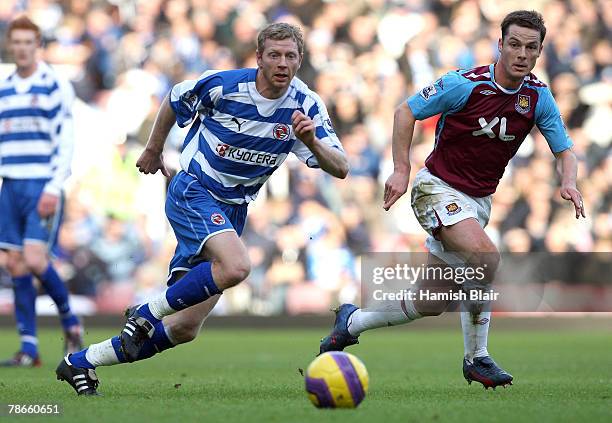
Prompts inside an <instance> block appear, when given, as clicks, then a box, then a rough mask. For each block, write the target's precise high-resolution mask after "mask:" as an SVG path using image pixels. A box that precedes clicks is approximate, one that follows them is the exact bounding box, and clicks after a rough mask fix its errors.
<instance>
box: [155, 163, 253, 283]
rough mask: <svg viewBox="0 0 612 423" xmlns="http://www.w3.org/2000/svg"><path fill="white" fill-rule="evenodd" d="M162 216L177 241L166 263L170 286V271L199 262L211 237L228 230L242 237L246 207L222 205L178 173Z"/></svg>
mask: <svg viewBox="0 0 612 423" xmlns="http://www.w3.org/2000/svg"><path fill="white" fill-rule="evenodd" d="M166 216H167V217H168V220H169V221H170V225H171V226H172V229H173V230H174V235H176V240H177V241H178V245H177V246H176V251H175V252H174V257H173V258H172V260H171V261H170V269H169V273H170V276H169V277H168V283H169V284H170V283H172V282H173V277H172V275H173V273H174V272H180V271H188V270H190V269H192V268H193V267H194V266H196V265H197V264H198V263H200V262H201V261H202V258H201V257H200V254H201V252H202V250H203V248H204V244H205V243H206V241H208V240H209V239H210V238H211V237H212V236H214V235H216V234H219V233H221V232H229V231H235V232H236V233H237V234H238V236H240V235H241V234H242V230H243V229H244V224H245V222H246V216H247V204H227V203H223V202H222V201H219V200H217V199H215V198H214V197H213V196H212V195H211V194H210V193H209V192H208V191H207V190H206V188H204V187H203V186H202V184H200V182H199V181H198V180H197V179H195V178H194V177H193V176H191V175H189V174H187V173H185V172H182V171H181V172H179V173H178V174H177V175H176V176H175V177H174V178H173V179H172V181H171V182H170V186H169V187H168V196H167V198H166Z"/></svg>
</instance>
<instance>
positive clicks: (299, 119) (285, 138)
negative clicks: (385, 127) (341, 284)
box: [56, 23, 348, 395]
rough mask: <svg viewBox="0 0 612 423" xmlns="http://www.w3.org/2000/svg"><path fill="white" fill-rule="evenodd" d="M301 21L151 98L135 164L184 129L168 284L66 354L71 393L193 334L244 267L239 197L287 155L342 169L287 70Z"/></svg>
mask: <svg viewBox="0 0 612 423" xmlns="http://www.w3.org/2000/svg"><path fill="white" fill-rule="evenodd" d="M303 54H304V41H303V36H302V33H301V30H300V29H299V28H297V27H295V26H293V25H290V24H286V23H276V24H271V25H269V26H267V27H266V28H264V29H263V30H262V31H261V32H260V33H259V35H258V39H257V65H258V67H257V68H256V69H240V70H230V71H208V72H205V73H204V74H203V75H202V76H201V77H200V78H199V79H198V80H194V81H185V82H182V83H179V84H177V85H175V86H174V88H173V89H172V91H171V92H170V93H169V95H168V96H167V98H166V99H165V101H164V102H163V103H162V106H161V108H160V111H159V113H158V116H157V119H156V121H155V124H154V126H153V130H152V132H151V135H150V137H149V141H148V143H147V146H146V148H145V151H144V152H143V153H142V155H141V157H140V158H139V160H138V162H137V163H136V165H137V166H138V168H139V170H140V171H141V172H143V173H145V174H147V173H156V172H157V171H158V170H160V171H161V172H162V173H163V174H164V175H166V176H168V171H167V170H166V168H165V166H164V162H163V156H162V150H163V146H164V142H165V140H166V137H167V135H168V132H169V131H170V128H171V127H172V126H173V125H174V123H175V122H176V123H178V125H179V126H181V127H186V126H189V132H188V134H187V136H186V138H185V141H184V144H183V150H182V153H181V158H180V163H181V168H182V170H181V171H180V172H179V173H178V174H177V175H176V176H175V177H174V178H173V179H172V181H171V183H170V186H169V189H168V197H167V200H166V214H167V216H168V219H169V221H170V223H171V225H172V228H173V230H174V233H175V235H176V238H177V240H178V245H177V247H176V252H175V255H174V258H173V259H172V261H171V263H170V269H169V274H170V276H169V278H168V284H169V288H168V289H166V291H165V292H164V293H162V294H161V295H160V296H158V297H157V298H154V299H152V300H151V301H149V302H148V303H146V304H143V305H140V306H139V307H133V308H131V309H130V310H128V313H127V314H128V316H127V317H128V320H127V323H126V325H125V327H124V328H123V330H122V332H121V333H120V335H119V336H116V337H114V338H112V339H108V340H106V341H103V342H101V343H99V344H94V345H91V346H90V347H89V348H87V349H85V350H83V351H80V352H78V353H75V354H72V355H67V356H66V357H65V358H64V359H63V360H62V361H61V362H60V364H59V366H58V368H57V371H56V373H57V377H58V378H59V379H62V380H65V381H67V382H68V383H69V384H70V385H71V386H72V387H73V388H74V389H75V390H76V392H77V393H78V394H80V395H82V394H95V393H96V388H97V384H98V380H97V376H96V375H95V372H94V370H93V369H94V368H95V367H97V366H104V365H112V364H117V363H122V362H133V361H136V360H142V359H146V358H149V357H151V356H153V355H154V354H156V353H159V352H162V351H164V350H166V349H168V348H172V347H173V346H175V345H177V344H181V343H185V342H189V341H191V340H193V339H194V338H195V337H196V336H197V334H198V332H199V330H200V327H201V326H202V323H203V322H204V319H205V318H206V316H207V315H208V313H209V312H210V310H211V309H212V307H214V305H215V303H216V301H217V300H218V298H219V296H220V295H221V294H222V292H223V291H224V290H226V289H228V288H231V287H232V286H234V285H237V284H239V283H240V282H242V281H243V280H244V279H246V277H247V276H248V275H249V272H250V263H249V258H248V254H247V250H246V248H245V246H244V244H243V243H242V241H241V240H240V234H241V233H242V229H243V227H244V224H245V219H246V214H247V207H248V204H249V203H250V202H251V201H253V200H254V199H255V197H256V196H257V192H258V191H259V189H260V188H261V187H262V185H263V184H264V183H265V181H266V180H267V179H268V178H269V177H270V175H272V173H273V172H274V171H275V170H276V169H277V168H278V167H279V166H280V165H281V164H282V163H283V161H284V160H285V159H286V158H287V156H288V155H289V154H291V153H293V154H294V155H296V156H297V157H298V158H299V159H300V160H301V161H302V162H304V163H305V164H306V165H307V166H308V167H318V168H321V169H322V170H323V171H325V172H327V173H329V174H330V175H333V176H335V177H337V178H345V177H346V175H347V173H348V162H347V160H346V157H345V154H344V150H343V148H342V145H341V144H340V141H339V140H338V137H337V136H336V134H335V133H334V130H333V127H332V125H331V121H330V119H329V116H328V113H327V109H326V107H325V104H323V101H322V100H321V98H320V97H319V96H318V95H317V94H316V93H315V92H313V91H311V90H310V89H309V88H308V86H307V85H306V84H304V83H303V82H302V81H300V80H299V79H298V78H296V77H295V74H296V72H297V70H298V69H299V67H300V64H301V62H302V57H303Z"/></svg>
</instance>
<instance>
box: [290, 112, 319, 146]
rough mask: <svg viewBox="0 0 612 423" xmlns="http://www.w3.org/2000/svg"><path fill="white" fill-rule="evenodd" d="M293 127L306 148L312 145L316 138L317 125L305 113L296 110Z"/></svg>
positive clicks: (293, 116)
mask: <svg viewBox="0 0 612 423" xmlns="http://www.w3.org/2000/svg"><path fill="white" fill-rule="evenodd" d="M291 125H292V126H293V131H294V132H295V136H296V137H298V138H299V139H300V141H302V142H303V143H304V144H306V146H309V145H312V143H313V142H314V138H315V124H314V122H313V121H312V119H310V118H309V117H308V116H306V115H305V114H304V113H302V112H300V111H299V110H296V111H295V112H293V114H292V115H291Z"/></svg>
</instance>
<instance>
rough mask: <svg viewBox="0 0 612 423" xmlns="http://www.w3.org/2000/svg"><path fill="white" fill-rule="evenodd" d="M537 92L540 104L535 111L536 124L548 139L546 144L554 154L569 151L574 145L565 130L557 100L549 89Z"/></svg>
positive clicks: (543, 88)
mask: <svg viewBox="0 0 612 423" xmlns="http://www.w3.org/2000/svg"><path fill="white" fill-rule="evenodd" d="M537 90H538V102H537V104H536V109H535V123H536V125H537V127H538V129H539V130H540V132H542V135H544V138H546V142H548V146H549V147H550V150H551V151H552V152H553V153H560V152H562V151H564V150H567V149H568V148H570V147H571V146H572V145H573V143H572V140H571V139H570V137H569V135H568V134H567V131H566V130H565V126H564V125H563V120H562V119H561V113H560V112H559V108H558V107H557V104H556V103H555V99H554V98H553V96H552V93H551V92H550V90H549V89H548V88H547V87H542V88H538V89H537Z"/></svg>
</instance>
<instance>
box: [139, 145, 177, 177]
mask: <svg viewBox="0 0 612 423" xmlns="http://www.w3.org/2000/svg"><path fill="white" fill-rule="evenodd" d="M136 167H137V168H138V171H139V172H142V173H144V174H145V175H146V174H149V173H156V172H157V171H158V170H161V173H162V174H163V175H164V176H165V177H166V178H169V177H170V172H168V169H166V166H165V165H164V157H163V155H162V154H161V153H157V152H154V151H152V150H149V149H146V148H145V150H144V151H143V152H142V154H141V155H140V157H139V158H138V160H137V161H136Z"/></svg>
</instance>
